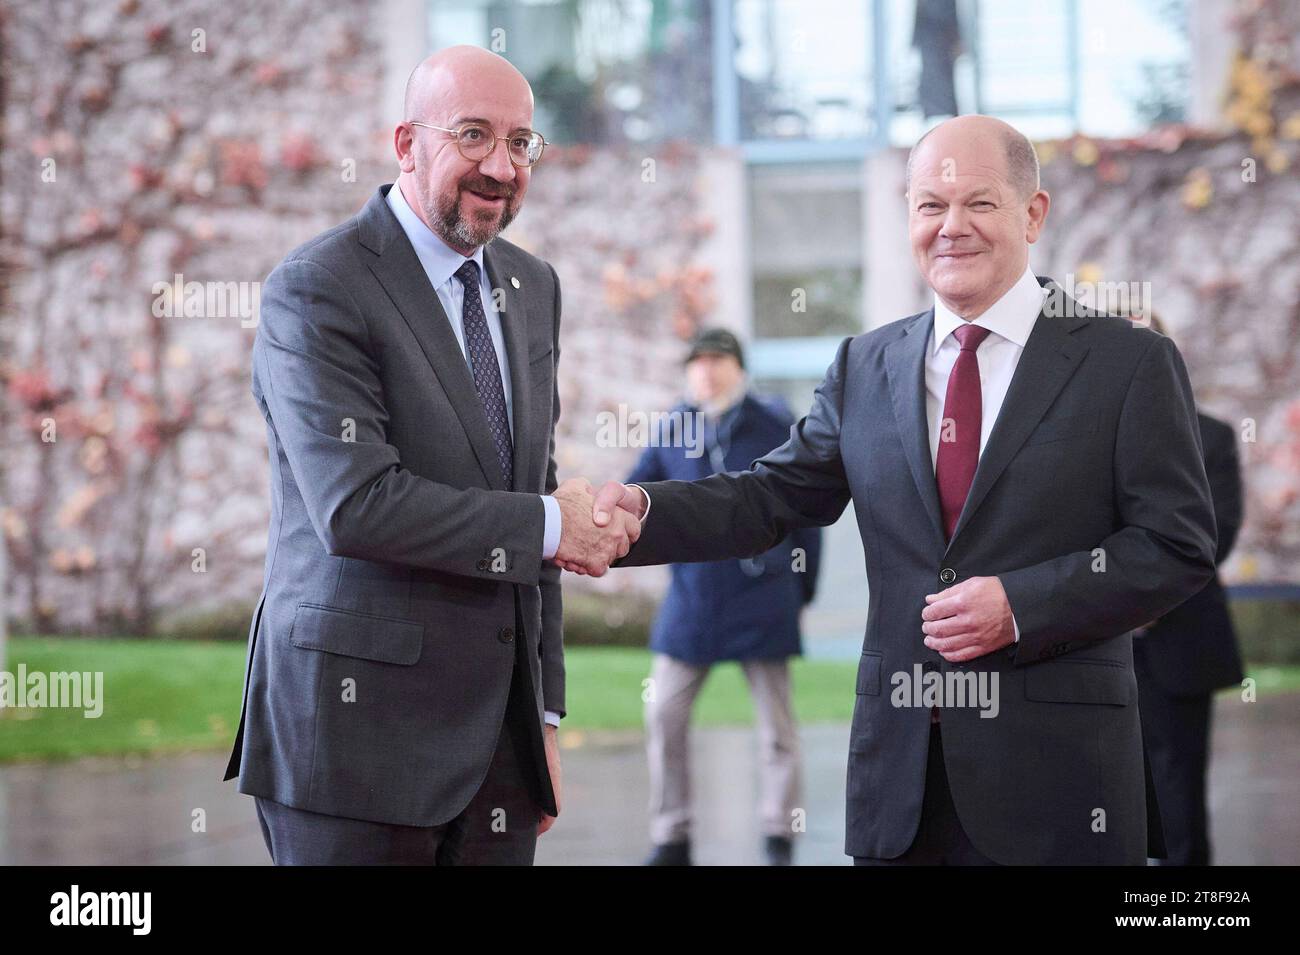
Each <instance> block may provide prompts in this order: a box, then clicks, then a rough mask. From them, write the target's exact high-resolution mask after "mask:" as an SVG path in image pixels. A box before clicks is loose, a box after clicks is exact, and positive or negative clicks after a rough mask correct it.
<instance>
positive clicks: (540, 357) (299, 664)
mask: <svg viewBox="0 0 1300 955" xmlns="http://www.w3.org/2000/svg"><path fill="white" fill-rule="evenodd" d="M532 113H533V98H532V91H531V90H530V89H529V86H528V83H527V81H526V80H525V79H524V78H523V76H522V75H520V74H519V72H518V71H517V70H515V68H514V67H513V66H511V65H510V64H509V63H508V62H506V61H505V60H504V59H502V58H501V57H498V56H496V55H494V54H491V53H488V52H486V51H484V50H481V49H477V48H474V47H453V48H450V49H447V50H444V51H441V52H440V53H438V54H435V55H434V56H432V57H430V58H429V59H428V60H426V61H424V62H423V63H422V64H420V66H418V67H417V68H416V69H415V71H414V72H413V73H412V75H411V79H410V81H409V82H408V85H407V91H406V109H405V119H404V120H403V121H402V122H401V123H399V124H398V125H397V127H396V129H395V130H394V145H395V148H396V152H397V159H398V163H399V165H400V168H401V175H399V176H398V179H397V182H396V183H395V184H394V185H392V186H384V187H381V188H380V189H379V190H378V191H377V193H376V194H375V195H374V196H373V197H372V198H371V199H370V201H369V202H368V203H367V204H366V206H365V208H364V209H362V210H361V212H360V213H359V214H358V215H357V216H355V217H354V218H352V219H350V220H349V221H347V222H345V223H344V224H342V225H340V226H338V227H336V228H334V229H331V230H330V231H328V232H326V233H324V234H323V235H321V236H318V237H317V238H315V239H313V240H312V241H310V242H308V243H307V244H306V245H304V246H302V247H300V248H299V249H297V250H295V251H294V252H292V253H290V254H289V255H288V256H287V257H286V258H285V260H284V261H283V262H281V263H280V265H279V266H278V267H277V268H276V269H275V271H274V272H272V273H271V276H270V277H269V278H268V279H267V282H266V285H265V288H264V291H263V296H262V311H261V321H260V323H259V326H258V331H257V339H256V343H255V345H254V347H253V395H254V397H255V398H256V400H257V404H258V407H259V409H260V411H261V412H262V415H263V417H264V418H265V419H266V424H267V440H268V444H269V457H270V465H271V475H270V476H271V526H270V535H269V544H268V548H267V557H266V573H265V583H264V587H263V591H262V596H261V599H260V600H259V602H258V605H257V611H256V613H255V614H254V618H253V623H252V627H251V629H250V632H249V653H248V672H247V678H246V681H245V688H244V705H243V713H242V715H241V718H240V725H239V731H238V734H237V737H236V740H235V745H234V751H233V753H232V754H231V758H230V765H229V768H228V770H227V773H226V779H230V778H232V777H233V776H235V775H236V774H238V776H239V784H238V785H239V791H240V792H242V793H247V794H249V795H252V796H254V797H256V806H257V813H258V818H259V820H260V821H261V824H262V830H263V834H264V836H265V838H266V842H267V848H268V849H269V850H270V852H271V856H272V859H273V860H274V861H275V862H276V863H290V864H293V863H439V864H443V863H450V864H454V863H485V862H502V863H516V864H520V863H521V864H529V863H531V862H532V860H533V853H534V849H535V846H536V840H537V837H538V835H539V834H540V833H542V832H545V831H546V829H547V828H549V826H550V825H551V824H552V822H553V821H554V817H555V816H556V815H557V814H558V813H559V808H560V788H561V787H560V764H559V755H558V749H557V746H556V739H555V737H556V729H555V727H556V725H558V723H559V721H560V718H561V717H563V716H564V712H565V702H564V648H563V645H562V640H561V622H560V612H561V608H560V585H559V579H558V578H559V569H558V568H557V567H556V566H555V565H554V564H553V563H550V562H549V561H550V560H551V559H563V560H565V561H566V562H574V563H580V564H582V565H583V566H584V567H585V568H586V570H587V571H588V572H590V573H594V574H600V573H603V572H604V570H605V568H606V567H608V565H609V562H610V561H611V560H613V559H615V558H617V557H618V556H620V555H622V554H625V553H627V549H628V547H629V546H630V544H631V543H632V542H633V541H635V539H636V537H637V535H638V534H639V531H640V526H639V524H638V522H637V521H636V520H635V519H634V518H632V517H631V516H629V515H626V514H623V515H621V516H620V515H616V520H614V521H612V522H610V523H609V524H608V525H607V526H605V527H602V528H597V527H596V526H595V525H594V524H593V522H592V509H593V497H592V493H591V487H590V485H588V484H586V482H584V481H568V482H565V483H564V484H563V485H558V486H557V480H556V467H555V457H554V449H555V437H554V431H555V422H556V419H557V418H558V416H559V412H560V407H559V401H558V397H557V391H556V365H557V363H558V360H559V355H560V350H559V326H560V287H559V281H558V279H557V278H556V275H555V272H554V270H553V269H552V268H551V267H550V266H549V265H548V264H547V263H545V262H543V261H541V260H540V259H537V258H534V257H533V256H531V255H529V254H527V253H526V252H524V251H522V250H521V249H519V248H516V247H515V246H513V245H511V244H510V243H509V242H506V241H504V240H502V239H499V238H497V235H498V233H500V232H501V230H502V229H504V228H505V227H506V226H507V225H508V224H509V223H510V221H511V220H512V219H513V218H514V216H515V214H516V213H517V212H518V211H519V207H520V204H521V203H522V202H523V199H524V194H525V192H526V191H527V188H528V183H529V178H530V176H531V172H532V166H533V164H534V163H535V162H537V160H538V159H540V158H541V155H542V151H543V148H544V146H545V141H544V139H543V138H542V136H541V135H540V134H538V133H535V132H533V131H532V129H531V125H532ZM544 724H545V728H543V726H544Z"/></svg>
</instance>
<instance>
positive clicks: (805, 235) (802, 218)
mask: <svg viewBox="0 0 1300 955" xmlns="http://www.w3.org/2000/svg"><path fill="white" fill-rule="evenodd" d="M750 230H751V232H750V248H751V259H752V262H753V269H754V333H755V335H756V337H759V338H788V337H810V336H816V335H834V336H839V335H851V334H854V333H856V332H858V331H860V330H861V328H862V318H861V316H862V234H863V233H862V187H861V170H860V168H859V167H858V166H856V165H838V164H837V165H811V166H799V167H787V166H779V167H770V166H756V167H753V168H751V170H750Z"/></svg>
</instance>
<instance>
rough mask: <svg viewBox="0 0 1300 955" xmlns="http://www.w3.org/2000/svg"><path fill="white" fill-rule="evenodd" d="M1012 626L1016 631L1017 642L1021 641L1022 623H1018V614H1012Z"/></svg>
mask: <svg viewBox="0 0 1300 955" xmlns="http://www.w3.org/2000/svg"><path fill="white" fill-rule="evenodd" d="M1011 628H1012V629H1013V630H1015V631H1016V643H1019V642H1020V624H1018V623H1016V615H1015V614H1012V615H1011Z"/></svg>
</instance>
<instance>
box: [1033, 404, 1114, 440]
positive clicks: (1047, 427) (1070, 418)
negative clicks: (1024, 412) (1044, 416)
mask: <svg viewBox="0 0 1300 955" xmlns="http://www.w3.org/2000/svg"><path fill="white" fill-rule="evenodd" d="M1096 430H1097V412H1095V411H1091V412H1088V413H1087V414H1076V415H1065V416H1063V417H1060V418H1050V419H1048V420H1045V421H1042V422H1040V423H1039V425H1038V427H1037V428H1035V429H1034V430H1033V432H1032V433H1031V434H1030V435H1029V440H1027V441H1026V442H1025V444H1026V445H1030V444H1043V443H1045V442H1047V441H1062V440H1064V439H1065V438H1076V437H1080V436H1082V435H1087V434H1092V433H1094V432H1095V431H1096Z"/></svg>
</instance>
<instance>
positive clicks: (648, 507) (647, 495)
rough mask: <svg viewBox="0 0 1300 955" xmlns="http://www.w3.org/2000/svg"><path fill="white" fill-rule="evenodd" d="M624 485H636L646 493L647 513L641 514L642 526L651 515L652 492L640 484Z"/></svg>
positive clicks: (627, 485)
mask: <svg viewBox="0 0 1300 955" xmlns="http://www.w3.org/2000/svg"><path fill="white" fill-rule="evenodd" d="M623 486H624V487H634V488H636V489H637V490H638V491H640V492H641V493H642V494H643V495H645V513H644V514H642V515H641V524H642V526H645V519H646V518H647V517H649V516H650V492H649V491H647V490H646V489H645V488H643V487H642V486H641V485H640V484H625V485H623Z"/></svg>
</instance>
